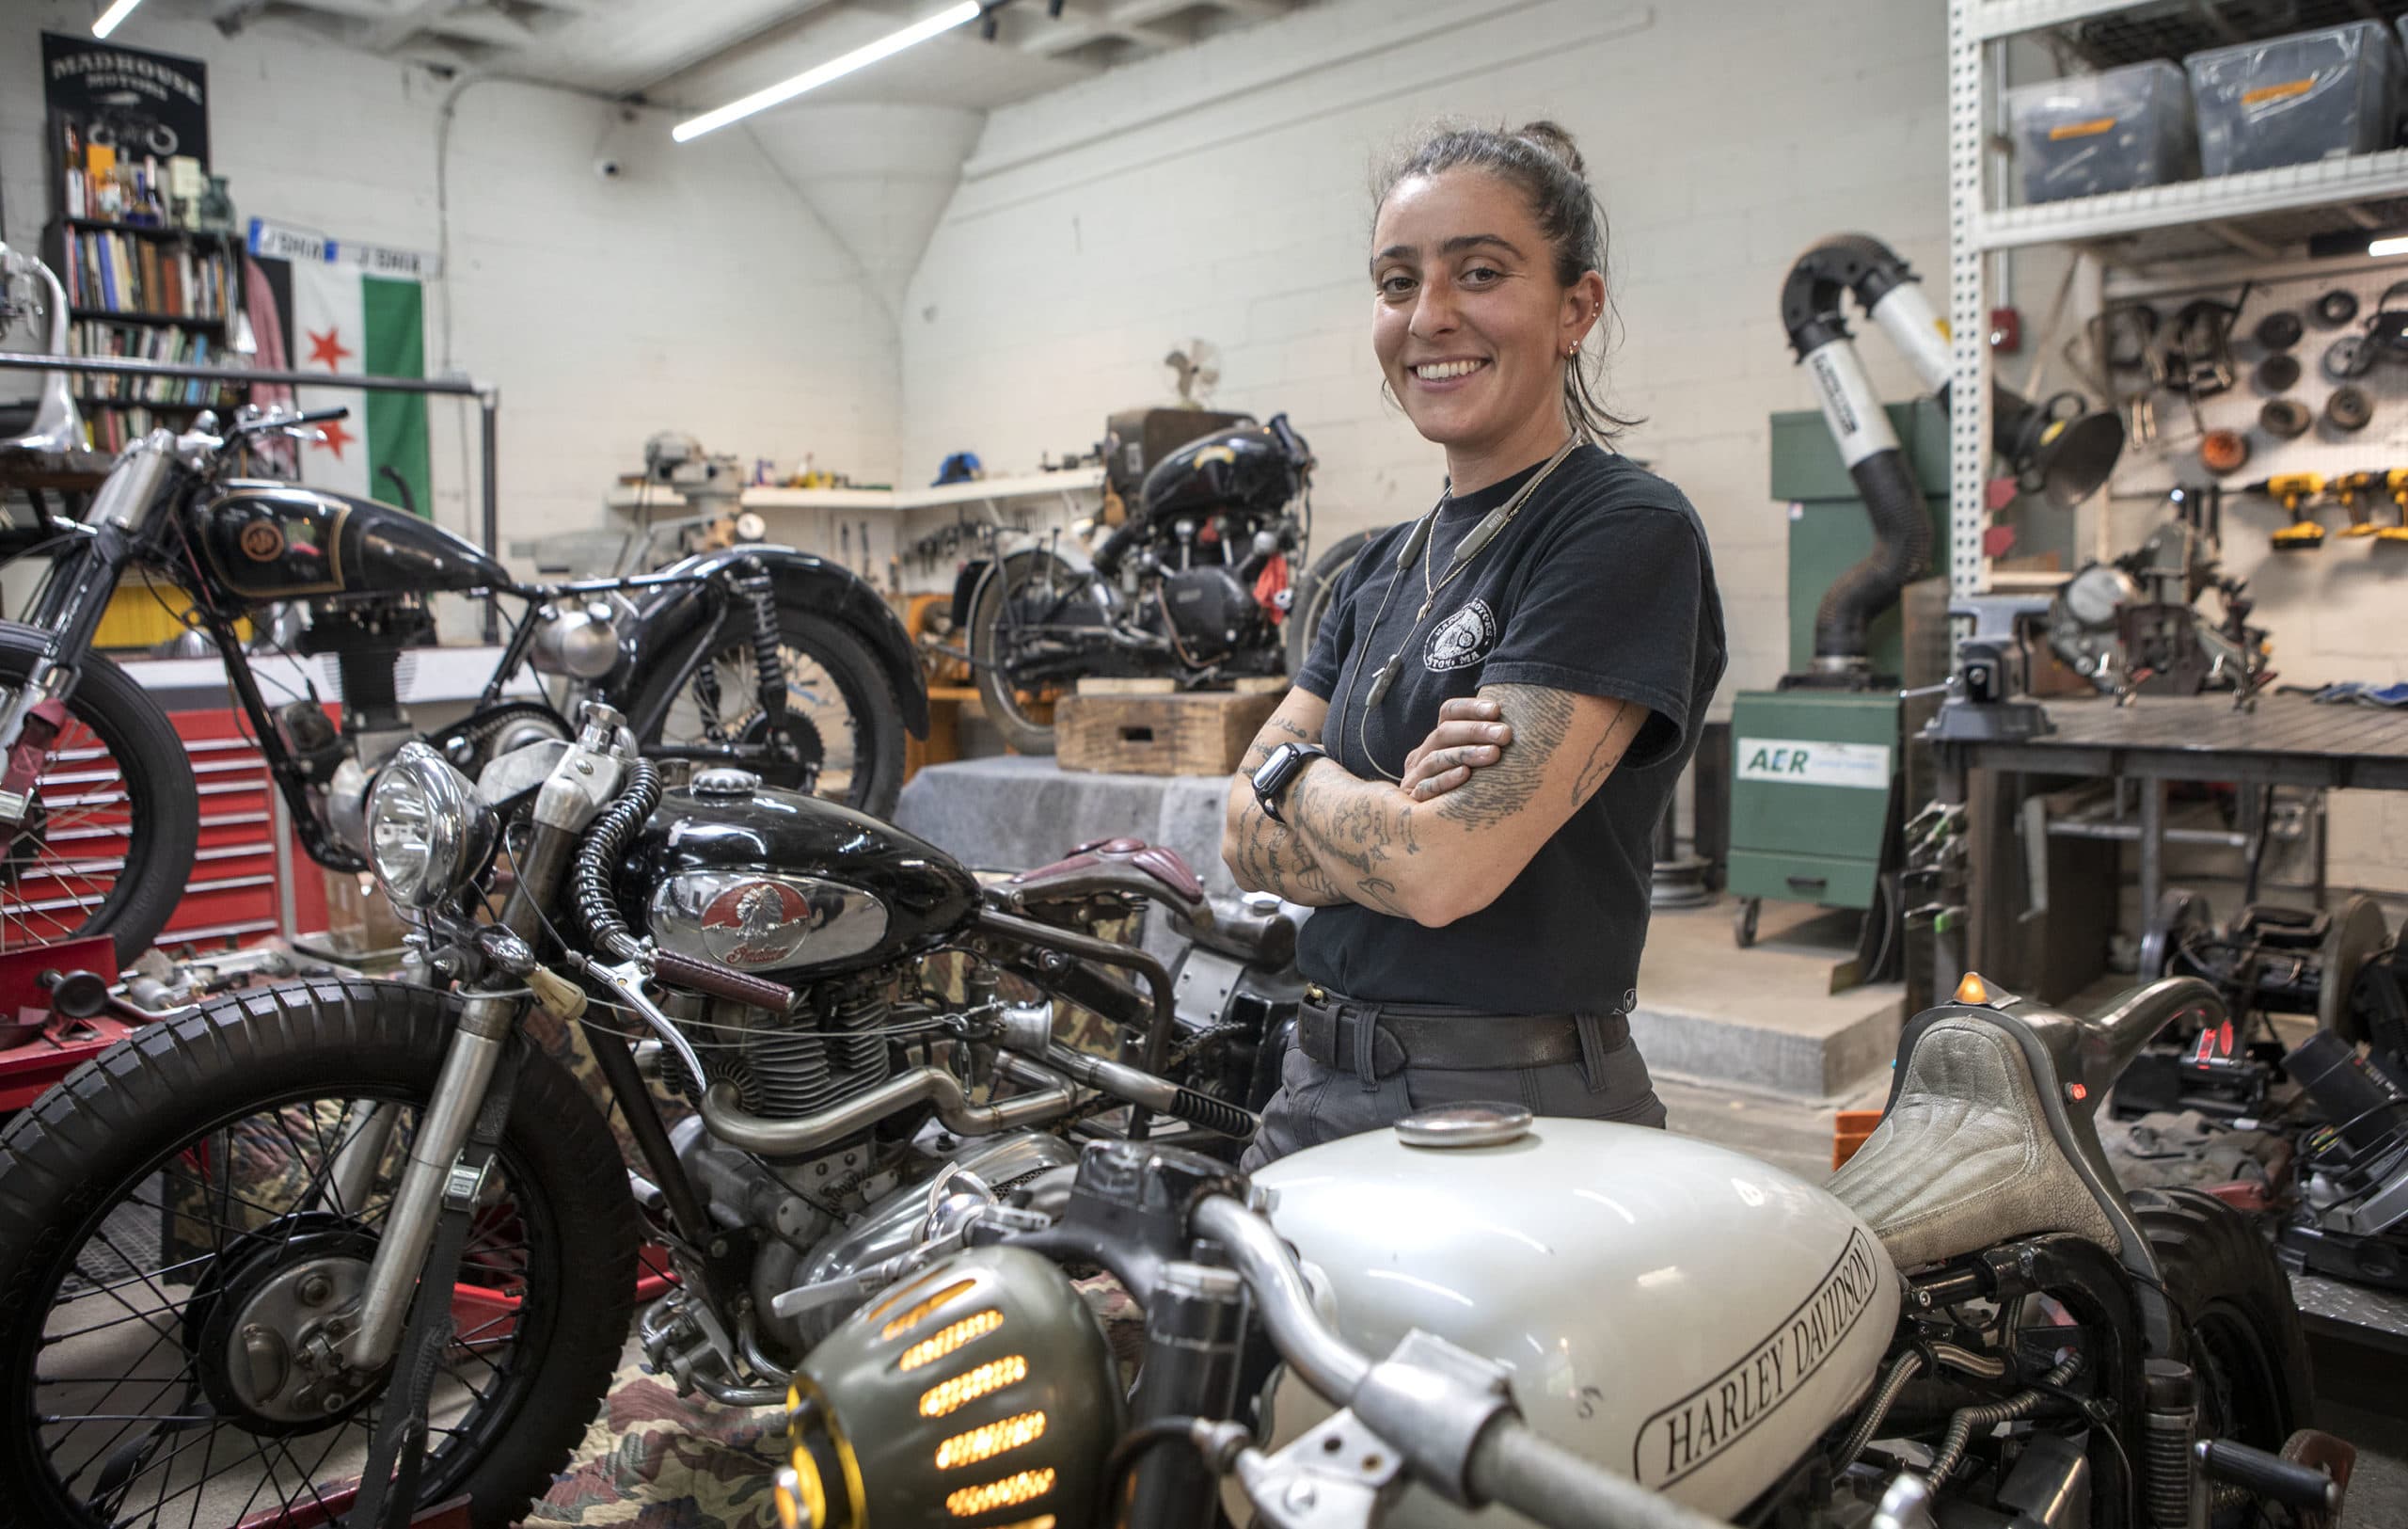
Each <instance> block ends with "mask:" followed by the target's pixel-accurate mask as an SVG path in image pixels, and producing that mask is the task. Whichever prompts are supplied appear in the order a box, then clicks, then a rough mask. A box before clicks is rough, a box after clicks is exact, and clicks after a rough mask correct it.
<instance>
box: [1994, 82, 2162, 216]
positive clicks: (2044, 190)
mask: <svg viewBox="0 0 2408 1529" xmlns="http://www.w3.org/2000/svg"><path fill="white" fill-rule="evenodd" d="M2006 111H2007V120H2008V122H2009V123H2010V125H2011V126H2012V128H2013V131H2014V135H2015V162H2016V165H2017V167H2019V168H2020V170H2021V171H2022V180H2023V199H2024V200H2025V201H2027V202H2031V201H2063V200H2064V199H2066V198H2067V197H2095V196H2098V195H2099V194H2100V193H2101V192H2107V191H2130V190H2131V189H2132V188H2133V187H2135V186H2145V185H2163V184H2164V183H2167V182H2168V181H2181V180H2187V179H2189V178H2190V177H2192V176H2194V175H2196V174H2197V173H2198V149H2197V143H2196V140H2195V139H2194V135H2193V134H2192V131H2191V91H2190V88H2189V85H2188V83H2187V82H2186V81H2185V80H2184V79H2183V77H2182V72H2181V71H2180V70H2178V69H2177V68H2175V67H2174V66H2173V65H2172V64H2169V63H2166V62H2165V61H2164V60H2162V59H2152V60H2150V61H2149V62H2147V63H2145V64H2132V65H2130V66H2128V67H2127V68H2123V69H2113V70H2109V71H2108V72H2106V73H2104V74H2077V75H2074V76H2073V77H2071V78H2069V79H2063V80H2049V81H2046V82H2044V83H2042V84H2039V85H2025V86H2019V87H2017V88H2014V89H2012V90H2009V91H2007V92H2006Z"/></svg>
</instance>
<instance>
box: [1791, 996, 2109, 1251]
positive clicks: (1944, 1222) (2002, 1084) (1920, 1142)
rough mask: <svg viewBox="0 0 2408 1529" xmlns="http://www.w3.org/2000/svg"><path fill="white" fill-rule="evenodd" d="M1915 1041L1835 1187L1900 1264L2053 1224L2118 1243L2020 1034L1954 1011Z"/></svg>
mask: <svg viewBox="0 0 2408 1529" xmlns="http://www.w3.org/2000/svg"><path fill="white" fill-rule="evenodd" d="M1909 1048H1910V1049H1909V1050H1908V1051H1907V1054H1906V1055H1905V1056H1904V1057H1902V1058H1901V1059H1900V1061H1899V1068H1900V1077H1899V1081H1898V1084H1897V1087H1896V1089H1895V1091H1894V1093H1893V1098H1892V1101H1891V1105H1890V1108H1889V1110H1888V1112H1887V1113H1886V1114H1885V1115H1884V1117H1883V1118H1882V1121H1881V1123H1880V1125H1879V1126H1878V1127H1877V1128H1876V1129H1875V1131H1874V1133H1873V1135H1872V1136H1871V1137H1870V1138H1869V1139H1866V1141H1865V1143H1864V1145H1863V1146H1861V1147H1860V1148H1858V1149H1857V1152H1856V1155H1855V1156H1853V1157H1851V1158H1849V1159H1848V1160H1847V1162H1846V1165H1845V1166H1844V1167H1842V1168H1841V1169H1840V1171H1838V1172H1837V1173H1836V1174H1834V1175H1833V1176H1832V1177H1831V1180H1830V1184H1829V1186H1828V1187H1829V1188H1830V1191H1831V1193H1833V1194H1835V1195H1837V1196H1838V1197H1839V1198H1840V1199H1841V1200H1842V1201H1843V1202H1846V1204H1847V1205H1848V1207H1849V1208H1850V1209H1852V1210H1854V1211H1855V1212H1856V1213H1857V1214H1858V1215H1859V1216H1861V1217H1862V1218H1864V1219H1865V1221H1866V1223H1867V1224H1869V1225H1870V1226H1871V1227H1872V1228H1873V1230H1874V1232H1875V1234H1877V1235H1878V1236H1879V1237H1880V1238H1881V1242H1882V1245H1883V1246H1884V1247H1885V1248H1887V1249H1888V1250H1889V1252H1890V1258H1891V1261H1892V1262H1893V1264H1895V1265H1896V1266H1898V1267H1899V1268H1901V1269H1909V1268H1914V1267H1916V1266H1920V1265H1925V1264H1936V1263H1941V1262H1942V1261H1944V1260H1947V1259H1950V1258H1955V1257H1957V1256H1959V1255H1961V1254H1964V1253H1970V1252H1973V1251H1976V1250H1980V1249H1983V1248H1987V1247H1990V1246H1992V1245H1993V1244H1996V1243H2001V1242H2008V1241H2012V1240H2014V1239H2016V1238H2020V1237H2028V1236H2035V1235H2038V1234H2043V1233H2051V1232H2065V1233H2071V1234H2075V1235H2077V1236H2080V1237H2083V1238H2084V1239H2086V1240H2088V1241H2091V1242H2094V1243H2097V1244H2098V1245H2099V1247H2100V1248H2102V1249H2104V1250H2106V1251H2108V1252H2110V1253H2115V1252H2117V1251H2118V1239H2117V1235H2116V1229H2115V1224H2114V1223H2113V1222H2112V1221H2111V1220H2110V1219H2109V1217H2108V1214H2107V1211H2106V1210H2105V1208H2104V1207H2102V1205H2101V1204H2100V1202H2099V1195H2098V1194H2097V1193H2095V1192H2094V1191H2093V1189H2092V1187H2091V1186H2090V1185H2089V1184H2088V1183H2087V1182H2085V1180H2084V1178H2083V1174H2082V1173H2081V1172H2079V1171H2076V1169H2075V1167H2074V1164H2073V1162H2072V1160H2071V1159H2070V1157H2069V1156H2068V1155H2067V1151H2066V1150H2065V1148H2064V1147H2063V1146H2061V1145H2060V1143H2059V1140H2058V1139H2057V1137H2056V1135H2055V1134H2054V1130H2053V1129H2052V1123H2051V1120H2050V1116H2049V1111H2048V1110H2047V1109H2046V1108H2045V1107H2044V1106H2043V1102H2042V1096H2041V1085H2040V1083H2039V1081H2038V1080H2037V1079H2036V1077H2035V1075H2034V1073H2033V1066H2032V1062H2031V1059H2030V1058H2029V1057H2028V1056H2027V1055H2026V1053H2025V1051H2024V1048H2023V1047H2022V1046H2021V1045H2020V1044H2019V1043H2018V1042H2017V1040H2016V1038H2015V1036H2014V1035H2012V1034H2011V1033H2009V1032H2008V1030H2007V1029H2006V1028H2004V1027H2003V1026H2000V1025H1998V1024H1995V1023H1992V1022H1989V1021H1988V1020H1987V1019H1984V1018H1979V1017H1975V1016H1973V1015H1971V1014H1965V1013H1952V1014H1947V1015H1945V1016H1943V1017H1941V1018H1940V1019H1938V1020H1936V1021H1934V1022H1933V1023H1931V1024H1929V1025H1927V1026H1925V1027H1923V1028H1922V1030H1921V1032H1920V1033H1919V1034H1912V1035H1911V1038H1910V1040H1909ZM2053 1082H2054V1080H2052V1084H2053ZM2057 1086H2062V1085H2057ZM2075 1097H2077V1098H2080V1097H2083V1095H2081V1094H2077V1095H2075Z"/></svg>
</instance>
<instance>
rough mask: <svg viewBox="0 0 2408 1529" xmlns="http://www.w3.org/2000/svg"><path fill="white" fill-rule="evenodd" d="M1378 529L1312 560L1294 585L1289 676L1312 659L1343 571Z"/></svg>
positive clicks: (1290, 622)
mask: <svg viewBox="0 0 2408 1529" xmlns="http://www.w3.org/2000/svg"><path fill="white" fill-rule="evenodd" d="M1381 534H1383V533H1382V531H1380V530H1371V531H1358V532H1356V533H1355V534H1353V535H1352V536H1349V537H1346V538H1345V539H1344V540H1342V541H1340V542H1339V543H1338V544H1337V545H1336V546H1334V547H1332V548H1330V549H1329V550H1328V551H1326V552H1323V554H1322V555H1321V556H1319V557H1317V558H1315V559H1313V565H1312V566H1311V567H1310V568H1309V569H1307V571H1306V573H1305V576H1304V578H1303V579H1301V580H1299V581H1297V583H1296V598H1295V600H1294V602H1293V603H1291V605H1290V606H1289V607H1288V673H1289V674H1290V675H1291V676H1292V675H1294V674H1295V673H1296V672H1297V671H1298V670H1300V669H1302V668H1303V667H1304V666H1305V661H1306V660H1307V659H1309V658H1311V657H1312V653H1313V643H1314V641H1315V640H1316V639H1318V638H1319V637H1320V635H1321V624H1322V622H1323V620H1325V619H1326V618H1327V617H1328V615H1329V613H1330V612H1331V610H1332V609H1334V608H1335V607H1336V605H1337V603H1338V586H1339V582H1340V581H1342V580H1344V579H1345V577H1346V570H1347V569H1349V568H1352V567H1353V566H1354V565H1355V559H1356V558H1358V557H1361V556H1362V555H1363V549H1364V548H1366V547H1369V546H1370V545H1371V538H1372V537H1374V536H1378V535H1381Z"/></svg>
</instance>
